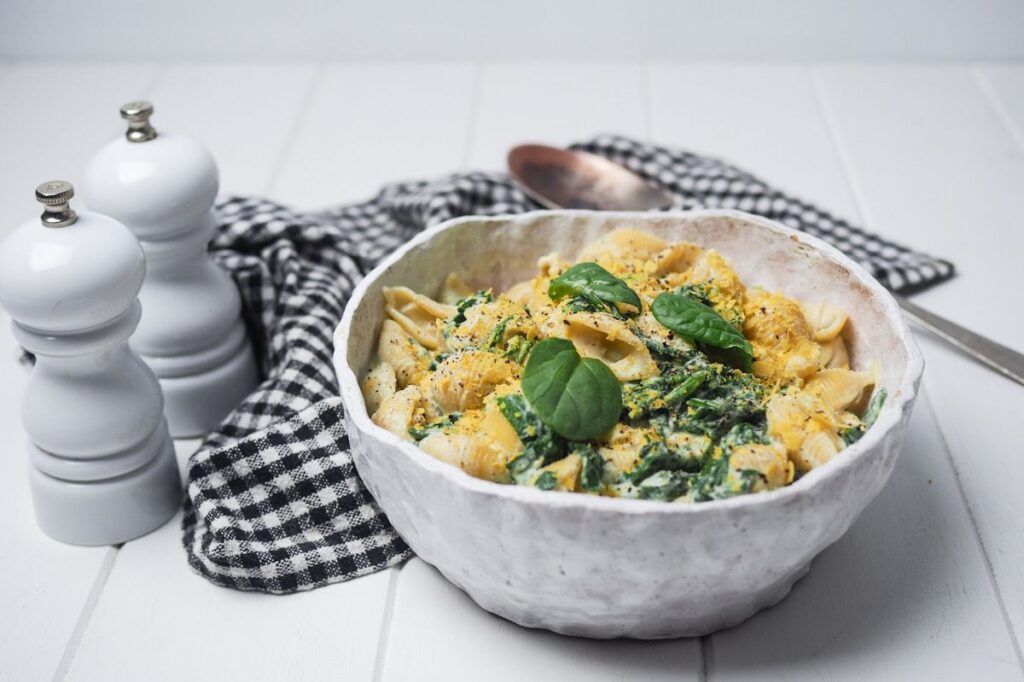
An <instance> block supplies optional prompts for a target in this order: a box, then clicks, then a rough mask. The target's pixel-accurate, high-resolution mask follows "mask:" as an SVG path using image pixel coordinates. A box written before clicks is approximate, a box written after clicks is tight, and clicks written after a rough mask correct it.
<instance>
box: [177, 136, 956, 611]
mask: <svg viewBox="0 0 1024 682" xmlns="http://www.w3.org/2000/svg"><path fill="white" fill-rule="evenodd" d="M576 148H578V149H583V150H587V151H590V152H594V153H596V154H600V155H602V156H606V157H608V158H610V159H613V160H615V161H617V162H619V163H621V164H623V165H625V166H626V167H628V168H630V169H632V170H633V171H635V172H637V173H638V174H640V175H642V176H644V177H645V178H647V179H648V180H650V181H652V182H655V183H657V184H659V185H661V186H663V187H665V188H666V189H668V190H669V191H670V192H671V193H673V194H674V195H675V196H676V198H677V200H678V205H677V208H698V207H708V208H712V207H722V208H738V209H742V210H745V211H750V212H753V213H758V214H761V215H763V216H766V217H768V218H772V219H775V220H778V221H780V222H782V223H785V224H787V225H790V226H792V227H795V228H798V229H801V230H804V231H806V232H808V233H810V234H813V235H815V236H818V237H821V238H822V239H824V240H825V241H828V242H830V243H831V244H833V245H834V246H836V247H838V248H839V250H841V251H843V252H844V253H846V254H847V255H849V256H851V257H852V258H853V259H855V260H857V261H859V262H860V263H862V264H863V265H864V266H866V267H867V269H868V270H870V271H871V272H872V273H873V274H874V275H875V276H876V277H877V278H878V279H879V280H881V282H882V283H883V284H885V285H886V286H888V287H889V288H890V289H893V290H896V291H901V292H906V291H909V290H916V289H921V288H924V287H926V286H930V285H932V284H935V283H937V282H940V281H942V280H944V279H947V278H949V277H951V276H952V275H953V266H952V265H951V264H950V263H948V262H946V261H944V260H939V259H936V258H933V257H931V256H928V255H925V254H923V253H919V252H916V251H911V250H909V249H907V248H905V247H903V246H900V245H898V244H894V243H892V242H889V241H887V240H884V239H882V238H880V237H878V236H876V235H873V234H870V233H868V232H865V231H864V230H861V229H859V228H857V227H854V226H852V225H850V224H849V223H847V222H845V221H844V220H841V219H839V218H837V217H835V216H832V215H830V214H829V213H827V212H825V211H823V210H821V209H819V208H817V207H815V206H812V205H810V204H808V203H805V202H803V201H800V200H798V199H794V198H793V197H790V196H787V195H785V194H783V193H781V192H779V191H777V190H774V189H772V188H771V187H770V186H768V185H767V184H765V183H764V182H762V181H761V180H759V179H757V178H755V177H754V176H752V175H750V174H748V173H746V172H744V171H741V170H739V169H737V168H735V167H733V166H730V165H729V164H727V163H724V162H722V161H719V160H716V159H711V158H708V157H704V156H698V155H696V154H690V153H688V152H682V151H677V150H671V149H665V148H662V147H656V146H652V145H647V144H643V143H640V142H636V141H633V140H629V139H626V138H622V137H614V136H602V137H598V138H596V139H594V140H592V141H590V142H587V143H584V144H580V145H577V147H576ZM537 208H538V207H537V206H536V205H535V204H534V203H533V202H532V201H531V200H530V199H528V198H527V197H526V196H525V195H524V194H523V193H522V192H521V191H520V190H519V189H518V188H517V187H516V186H515V185H513V184H512V183H511V182H510V181H509V179H508V178H507V177H506V176H505V175H502V174H489V173H463V174H456V175H451V176H448V177H445V178H442V179H440V180H434V181H427V182H413V183H403V184H395V185H391V186H388V187H386V188H384V189H383V190H382V191H381V192H380V193H379V194H378V195H377V196H376V197H374V198H373V199H371V200H370V201H367V202H364V203H360V204H354V205H349V206H341V207H339V208H336V209H331V210H328V211H323V212H320V213H313V214H300V213H296V212H294V211H291V210H289V209H288V208H286V207H284V206H281V205H278V204H275V203H272V202H270V201H266V200H263V199H253V198H241V197H238V198H228V199H226V200H224V201H222V202H221V203H220V204H219V205H218V214H219V218H220V220H219V223H220V224H219V229H218V232H217V236H216V237H215V239H214V241H213V244H212V245H211V248H212V249H213V250H214V256H215V258H216V259H217V261H218V262H219V263H220V264H221V266H223V267H224V268H226V269H227V270H228V271H230V272H231V274H232V276H233V277H234V279H235V281H236V282H237V284H238V287H239V289H240V291H241V293H242V298H243V300H244V304H245V309H246V314H247V316H248V322H249V328H250V332H251V336H252V339H253V343H254V344H255V346H256V350H257V355H258V357H259V358H260V360H261V363H262V371H263V376H265V377H267V378H266V380H265V381H264V382H263V383H262V385H261V386H260V387H259V388H258V389H257V390H256V391H255V392H254V393H253V394H252V395H250V396H249V397H248V398H246V399H245V401H244V402H243V403H242V404H241V405H239V406H238V407H237V408H236V409H235V411H234V412H232V413H231V414H230V415H229V416H228V417H227V418H226V419H225V421H224V422H223V423H222V424H221V425H220V427H219V428H218V429H217V431H216V432H214V433H212V434H210V435H209V436H208V437H207V438H206V440H205V441H204V442H203V444H202V446H201V447H200V449H199V450H198V451H197V452H196V453H195V454H194V455H192V458H191V460H190V462H189V467H188V481H187V496H186V500H185V515H184V520H183V522H182V528H183V532H184V538H183V543H184V546H185V551H186V552H187V554H188V561H189V564H190V565H191V566H192V567H193V568H194V569H195V570H196V571H198V572H199V573H200V574H201V575H203V576H205V577H206V578H208V579H209V580H211V581H213V582H214V583H217V584H218V585H224V586H227V587H234V588H236V589H241V590H258V591H263V592H273V593H278V594H283V593H289V592H295V591H299V590H308V589H312V588H314V587H319V586H321V585H326V584H329V583H333V582H339V581H343V580H348V579H350V578H354V577H356V576H360V575H364V574H366V573H372V572H374V571H378V570H380V569H382V568H385V567H387V566H391V565H393V564H396V563H398V562H400V561H402V560H404V559H405V558H407V557H408V556H409V555H410V551H409V548H408V547H407V546H406V544H405V543H404V542H403V541H402V539H401V538H400V537H399V536H398V535H397V534H396V533H395V531H394V529H392V527H391V525H390V524H389V523H388V520H387V517H386V516H385V515H384V514H383V513H382V512H381V510H380V509H379V508H378V507H377V505H376V503H375V502H374V500H373V498H372V497H370V495H369V493H367V491H366V489H365V488H364V487H363V484H362V482H361V481H360V480H359V475H358V473H357V472H356V470H355V467H354V466H353V463H352V457H351V454H350V452H349V440H348V436H347V434H346V433H345V427H344V424H343V419H342V406H341V401H340V399H339V398H338V397H337V396H338V387H337V382H336V379H335V376H334V371H333V369H332V366H331V355H332V348H331V337H332V334H333V331H334V328H335V326H336V325H337V324H338V321H339V319H340V318H341V313H342V309H343V308H344V306H345V303H346V301H347V300H348V297H349V294H350V293H351V292H352V288H353V286H354V285H355V283H356V282H357V281H358V280H359V278H360V277H361V276H362V275H363V274H365V273H366V272H367V271H368V270H369V269H370V268H371V267H373V265H374V264H375V263H376V262H377V261H378V260H379V259H380V258H381V257H383V256H385V255H386V254H388V253H390V252H391V251H392V250H394V249H395V248H396V247H397V246H399V245H400V244H402V243H403V242H405V241H406V240H408V239H409V238H410V237H411V236H412V235H414V234H415V233H416V232H418V231H420V230H422V229H423V228H425V227H428V226H430V225H434V224H437V223H439V222H441V221H443V220H447V219H448V218H453V217H456V216H462V215H469V214H477V215H497V214H508V213H520V212H524V211H529V210H535V209H537Z"/></svg>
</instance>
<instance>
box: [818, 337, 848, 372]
mask: <svg viewBox="0 0 1024 682" xmlns="http://www.w3.org/2000/svg"><path fill="white" fill-rule="evenodd" d="M818 366H819V367H820V368H821V369H825V368H826V367H828V368H841V369H849V368H850V356H849V354H848V353H847V352H846V343H845V342H844V341H843V337H842V336H837V337H836V338H834V339H832V340H831V341H828V342H826V343H823V344H821V354H820V355H819V356H818Z"/></svg>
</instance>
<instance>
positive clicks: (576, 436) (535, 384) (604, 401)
mask: <svg viewBox="0 0 1024 682" xmlns="http://www.w3.org/2000/svg"><path fill="white" fill-rule="evenodd" d="M522 386H523V393H524V394H525V395H526V399H527V400H529V401H530V405H531V407H533V409H534V411H535V412H536V413H537V416H539V417H540V419H541V421H543V422H544V423H545V424H547V425H548V426H550V427H551V428H552V429H553V430H554V431H555V432H556V433H558V434H559V435H562V436H564V437H566V438H568V439H569V440H590V439H591V438H594V437H596V436H598V435H600V434H602V433H604V432H605V431H607V430H608V429H610V428H611V427H612V426H614V425H615V422H617V421H618V420H619V414H620V413H621V412H622V385H621V384H619V380H618V379H616V378H615V375H614V374H613V373H612V371H611V370H610V369H608V366H607V365H605V364H604V363H603V362H601V361H600V360H596V359H594V358H583V357H580V354H579V353H577V352H576V347H575V346H573V345H572V342H570V341H566V340H565V339H544V340H543V341H541V342H539V343H538V344H537V345H536V346H534V347H533V351H532V352H531V353H530V356H529V358H528V359H527V361H526V367H525V368H524V369H523V379H522Z"/></svg>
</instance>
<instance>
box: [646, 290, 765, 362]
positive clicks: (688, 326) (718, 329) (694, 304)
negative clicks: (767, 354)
mask: <svg viewBox="0 0 1024 682" xmlns="http://www.w3.org/2000/svg"><path fill="white" fill-rule="evenodd" d="M651 312H652V313H653V314H654V318H655V319H656V320H658V322H660V323H661V324H662V325H663V326H665V327H667V328H668V329H671V330H672V331H674V332H675V333H676V334H679V335H680V336H684V337H686V338H688V339H693V340H694V341H697V342H698V343H702V344H704V345H705V346H710V347H712V348H719V349H722V350H725V351H729V350H732V349H735V351H736V352H734V353H730V359H735V360H736V361H737V363H738V364H739V365H740V366H741V367H742V368H743V370H744V371H747V372H749V371H750V364H751V363H752V362H753V360H754V349H753V348H752V347H751V346H750V342H749V341H747V340H746V338H744V336H743V334H742V333H741V332H740V330H738V329H737V328H736V327H734V326H732V325H731V324H729V323H728V322H726V321H725V319H724V318H723V317H722V316H721V315H719V314H718V313H716V312H715V311H714V309H713V308H711V307H710V306H707V305H705V304H703V303H701V302H700V301H695V300H694V299H692V298H690V297H688V296H685V295H682V294H673V293H664V294H659V295H658V297H657V298H655V299H654V302H653V303H652V304H651Z"/></svg>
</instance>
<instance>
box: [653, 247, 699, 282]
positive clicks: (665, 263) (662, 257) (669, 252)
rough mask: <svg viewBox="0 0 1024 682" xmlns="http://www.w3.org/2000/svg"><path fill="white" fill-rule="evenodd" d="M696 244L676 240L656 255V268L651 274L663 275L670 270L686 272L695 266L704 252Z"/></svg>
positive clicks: (654, 259) (654, 260)
mask: <svg viewBox="0 0 1024 682" xmlns="http://www.w3.org/2000/svg"><path fill="white" fill-rule="evenodd" d="M703 252H704V251H703V249H701V248H700V247H699V246H697V245H696V244H691V243H689V242H675V243H674V244H669V246H668V248H666V249H662V250H661V251H659V252H658V253H656V254H655V255H654V258H653V259H652V260H653V262H654V270H653V272H652V273H651V274H653V275H655V276H656V277H662V276H664V275H667V274H669V273H670V272H685V271H687V270H689V269H690V268H692V267H693V264H694V263H696V262H697V259H698V258H700V256H701V254H702V253H703Z"/></svg>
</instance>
